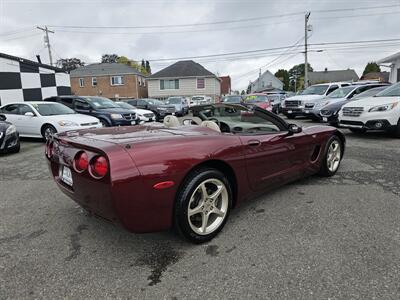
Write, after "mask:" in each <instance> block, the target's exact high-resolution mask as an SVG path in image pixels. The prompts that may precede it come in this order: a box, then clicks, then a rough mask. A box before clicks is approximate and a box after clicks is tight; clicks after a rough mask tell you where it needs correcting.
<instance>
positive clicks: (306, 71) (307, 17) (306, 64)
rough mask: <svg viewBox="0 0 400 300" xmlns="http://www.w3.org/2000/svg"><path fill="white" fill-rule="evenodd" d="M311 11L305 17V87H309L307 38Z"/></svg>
mask: <svg viewBox="0 0 400 300" xmlns="http://www.w3.org/2000/svg"><path fill="white" fill-rule="evenodd" d="M310 14H311V12H307V13H306V15H305V19H304V21H305V22H304V88H307V87H308V60H307V39H308V19H309V18H310Z"/></svg>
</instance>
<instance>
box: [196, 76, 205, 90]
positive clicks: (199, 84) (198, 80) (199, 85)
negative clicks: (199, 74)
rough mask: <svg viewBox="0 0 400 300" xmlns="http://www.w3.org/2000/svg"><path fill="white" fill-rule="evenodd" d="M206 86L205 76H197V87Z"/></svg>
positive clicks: (202, 87)
mask: <svg viewBox="0 0 400 300" xmlns="http://www.w3.org/2000/svg"><path fill="white" fill-rule="evenodd" d="M205 87H206V82H205V79H204V78H197V88H198V89H204V88H205Z"/></svg>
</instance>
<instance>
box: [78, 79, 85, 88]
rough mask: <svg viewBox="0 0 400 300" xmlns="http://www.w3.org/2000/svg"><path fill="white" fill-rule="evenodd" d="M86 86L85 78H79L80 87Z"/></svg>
mask: <svg viewBox="0 0 400 300" xmlns="http://www.w3.org/2000/svg"><path fill="white" fill-rule="evenodd" d="M84 86H85V80H84V79H83V78H79V87H84Z"/></svg>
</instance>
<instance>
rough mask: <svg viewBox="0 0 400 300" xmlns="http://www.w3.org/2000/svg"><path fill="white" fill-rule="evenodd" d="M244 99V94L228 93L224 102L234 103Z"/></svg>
mask: <svg viewBox="0 0 400 300" xmlns="http://www.w3.org/2000/svg"><path fill="white" fill-rule="evenodd" d="M242 101H243V98H242V96H240V95H227V96H224V97H223V98H222V101H221V102H222V103H232V104H239V103H241V102H242Z"/></svg>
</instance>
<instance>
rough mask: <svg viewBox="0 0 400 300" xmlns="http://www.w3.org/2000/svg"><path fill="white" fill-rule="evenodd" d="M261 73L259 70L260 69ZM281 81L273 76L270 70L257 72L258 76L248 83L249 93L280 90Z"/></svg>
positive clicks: (281, 87)
mask: <svg viewBox="0 0 400 300" xmlns="http://www.w3.org/2000/svg"><path fill="white" fill-rule="evenodd" d="M260 73H261V71H260ZM282 89H283V82H282V81H280V80H279V79H278V78H276V77H275V75H274V74H272V73H271V72H270V71H268V70H266V71H265V72H264V73H262V74H259V75H258V78H257V79H256V80H254V81H253V82H251V83H250V92H251V93H260V92H264V91H270V90H282Z"/></svg>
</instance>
